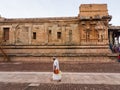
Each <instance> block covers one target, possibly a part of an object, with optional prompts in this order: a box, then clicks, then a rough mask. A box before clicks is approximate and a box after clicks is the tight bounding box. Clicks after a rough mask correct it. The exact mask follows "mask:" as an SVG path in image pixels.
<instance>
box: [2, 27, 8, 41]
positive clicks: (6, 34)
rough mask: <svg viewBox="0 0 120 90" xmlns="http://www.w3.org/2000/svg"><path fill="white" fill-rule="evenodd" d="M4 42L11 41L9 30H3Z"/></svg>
mask: <svg viewBox="0 0 120 90" xmlns="http://www.w3.org/2000/svg"><path fill="white" fill-rule="evenodd" d="M3 40H5V41H6V40H9V28H3Z"/></svg>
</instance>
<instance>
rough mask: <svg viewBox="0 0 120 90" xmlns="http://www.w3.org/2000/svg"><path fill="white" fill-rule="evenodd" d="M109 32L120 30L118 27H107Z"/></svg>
mask: <svg viewBox="0 0 120 90" xmlns="http://www.w3.org/2000/svg"><path fill="white" fill-rule="evenodd" d="M109 30H120V26H109Z"/></svg>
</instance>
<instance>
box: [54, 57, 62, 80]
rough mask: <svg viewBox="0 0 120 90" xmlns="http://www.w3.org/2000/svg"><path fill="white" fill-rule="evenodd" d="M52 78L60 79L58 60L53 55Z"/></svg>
mask: <svg viewBox="0 0 120 90" xmlns="http://www.w3.org/2000/svg"><path fill="white" fill-rule="evenodd" d="M53 80H56V81H61V71H60V67H59V61H58V59H57V58H56V57H53Z"/></svg>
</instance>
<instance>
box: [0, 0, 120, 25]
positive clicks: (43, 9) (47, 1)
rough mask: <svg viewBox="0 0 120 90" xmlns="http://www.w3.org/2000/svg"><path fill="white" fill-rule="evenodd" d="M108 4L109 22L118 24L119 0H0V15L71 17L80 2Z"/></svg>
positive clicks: (76, 13)
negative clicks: (110, 16) (110, 18)
mask: <svg viewBox="0 0 120 90" xmlns="http://www.w3.org/2000/svg"><path fill="white" fill-rule="evenodd" d="M93 3H94V4H95V3H100V4H101V3H105V4H107V5H108V10H109V11H108V12H109V15H112V20H111V22H110V23H111V24H113V25H116V26H117V25H120V15H119V14H120V10H119V9H120V0H0V15H1V16H2V17H5V18H36V17H38V18H39V17H69V16H70V17H72V16H77V15H78V13H79V6H80V5H81V4H93Z"/></svg>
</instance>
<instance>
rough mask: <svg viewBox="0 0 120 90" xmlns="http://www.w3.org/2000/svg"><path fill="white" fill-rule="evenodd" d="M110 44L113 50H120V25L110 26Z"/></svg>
mask: <svg viewBox="0 0 120 90" xmlns="http://www.w3.org/2000/svg"><path fill="white" fill-rule="evenodd" d="M108 36H109V45H110V49H111V50H112V51H113V52H120V26H109V30H108Z"/></svg>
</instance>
